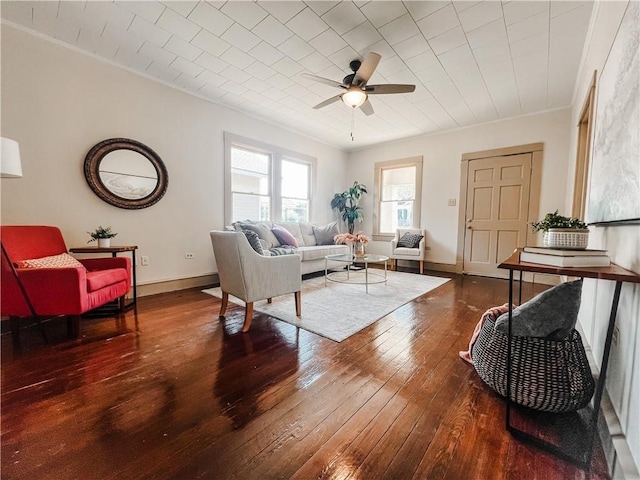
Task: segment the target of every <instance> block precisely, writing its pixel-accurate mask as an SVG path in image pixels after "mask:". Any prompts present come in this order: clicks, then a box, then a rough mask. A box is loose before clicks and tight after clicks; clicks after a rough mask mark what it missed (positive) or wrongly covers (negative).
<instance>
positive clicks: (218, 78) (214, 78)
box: [196, 70, 227, 87]
mask: <svg viewBox="0 0 640 480" xmlns="http://www.w3.org/2000/svg"><path fill="white" fill-rule="evenodd" d="M196 78H198V79H199V80H202V81H203V82H205V83H207V84H209V85H212V86H214V87H219V86H221V85H223V84H225V83H227V79H226V78H225V77H223V76H222V75H218V74H217V73H213V72H210V71H209V70H205V71H203V72H201V73H200V74H198V76H197V77H196Z"/></svg>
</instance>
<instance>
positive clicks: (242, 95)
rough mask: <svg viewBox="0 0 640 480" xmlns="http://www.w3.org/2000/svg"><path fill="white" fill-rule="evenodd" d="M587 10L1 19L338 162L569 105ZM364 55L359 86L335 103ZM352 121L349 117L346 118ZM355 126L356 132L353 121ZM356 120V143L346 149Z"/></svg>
mask: <svg viewBox="0 0 640 480" xmlns="http://www.w3.org/2000/svg"><path fill="white" fill-rule="evenodd" d="M592 6H593V2H579V1H551V2H549V1H543V0H535V1H518V0H513V1H502V2H500V1H497V0H496V1H491V0H489V1H487V0H485V1H480V2H477V1H457V0H455V1H404V2H402V1H343V2H334V1H305V2H303V1H299V0H293V1H263V0H259V1H256V2H252V1H233V0H232V1H210V2H195V1H166V2H158V1H116V2H110V1H42V2H32V1H4V0H3V1H2V3H1V4H0V9H1V15H2V18H3V19H4V20H6V21H8V22H10V23H14V24H18V25H20V26H23V27H26V28H28V29H31V30H35V31H38V32H40V33H42V34H44V35H47V36H50V37H54V38H56V39H57V40H59V41H61V42H64V43H68V44H71V45H73V46H75V47H77V48H80V49H82V50H85V51H88V52H91V53H93V54H95V55H97V56H99V57H103V58H106V59H108V60H109V61H111V62H115V63H117V64H121V65H124V66H126V67H128V68H130V69H132V70H135V71H138V72H141V73H143V74H144V75H146V76H149V77H151V78H155V79H158V80H160V81H162V82H165V83H168V84H170V85H173V86H176V87H177V88H180V89H182V90H184V91H187V92H189V93H192V94H195V95H198V96H200V97H204V98H207V99H210V100H211V101H214V102H217V103H220V104H223V105H227V106H230V107H232V108H234V109H236V110H240V111H244V112H247V113H248V114H249V115H252V116H254V117H258V118H262V119H265V120H267V121H269V122H272V123H276V124H278V125H282V126H284V127H285V128H288V129H291V130H294V131H298V132H301V133H303V134H305V135H308V136H311V137H313V138H316V139H319V140H321V141H323V142H326V143H329V144H331V145H335V146H337V147H340V148H344V149H351V148H355V147H360V146H364V145H370V144H375V143H379V142H384V141H388V140H394V139H399V138H404V137H409V136H414V135H420V134H425V133H432V132H438V131H444V130H449V129H453V128H458V127H462V126H468V125H473V124H477V123H483V122H487V121H492V120H497V119H501V118H508V117H513V116H516V115H522V114H527V113H533V112H539V111H544V110H549V109H554V108H558V107H563V106H567V105H569V104H570V103H571V97H572V94H573V88H574V84H575V79H576V75H577V70H578V66H579V64H580V59H581V55H582V48H583V45H584V41H585V37H586V33H587V28H588V26H589V21H590V17H591V10H592ZM369 51H374V52H377V53H379V54H380V55H382V60H381V62H380V64H379V65H378V68H377V70H376V72H375V73H374V75H373V76H372V77H371V79H370V81H369V84H379V83H412V84H415V85H416V90H415V92H414V93H410V94H397V95H376V96H373V97H371V104H372V105H373V108H374V109H375V114H374V115H371V116H365V115H364V114H363V113H362V112H361V111H359V110H358V111H355V112H352V111H350V108H349V107H347V106H346V105H344V104H343V103H342V102H337V103H334V104H332V105H330V106H328V107H325V108H323V109H321V110H313V109H312V106H313V105H316V104H317V103H320V102H321V101H323V100H325V99H327V98H329V97H331V96H333V95H336V94H339V93H340V92H341V91H340V90H338V89H336V88H333V87H331V86H327V85H324V84H321V83H316V82H313V81H311V80H308V79H306V78H303V77H302V76H301V73H303V72H307V73H312V74H315V75H318V76H322V77H326V78H330V79H335V80H336V81H341V80H342V78H343V77H344V76H345V75H347V74H349V73H351V71H350V70H349V62H350V61H351V60H353V59H355V58H361V57H362V56H363V55H364V54H366V53H367V52H369ZM352 114H354V115H352ZM352 117H353V118H352ZM352 120H353V125H354V130H353V134H354V139H353V140H352V139H351V131H352Z"/></svg>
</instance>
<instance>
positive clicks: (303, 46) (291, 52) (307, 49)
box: [278, 35, 315, 60]
mask: <svg viewBox="0 0 640 480" xmlns="http://www.w3.org/2000/svg"><path fill="white" fill-rule="evenodd" d="M278 48H279V50H280V51H281V52H283V53H284V54H285V55H287V56H288V57H290V58H292V59H294V60H300V59H302V58H304V57H307V56H309V55H311V54H312V53H313V52H315V49H314V48H313V47H312V46H311V45H309V44H308V43H307V42H305V41H304V40H302V39H301V38H300V37H298V36H297V35H293V36H292V37H290V38H289V39H288V40H285V41H284V42H282V43H281V44H280V46H279V47H278Z"/></svg>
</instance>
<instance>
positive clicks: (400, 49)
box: [393, 33, 431, 60]
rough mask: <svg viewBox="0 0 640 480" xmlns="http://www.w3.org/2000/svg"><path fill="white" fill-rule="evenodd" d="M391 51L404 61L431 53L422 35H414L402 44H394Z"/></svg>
mask: <svg viewBox="0 0 640 480" xmlns="http://www.w3.org/2000/svg"><path fill="white" fill-rule="evenodd" d="M393 49H394V50H395V51H396V53H397V54H398V55H399V56H400V57H401V58H403V59H405V60H406V59H409V58H412V57H415V56H417V55H420V54H422V53H425V52H429V51H431V48H430V47H429V44H428V43H427V41H426V40H425V39H424V36H423V35H422V33H419V34H417V35H414V36H413V37H411V38H408V39H406V40H405V41H404V42H400V43H397V44H395V45H394V46H393Z"/></svg>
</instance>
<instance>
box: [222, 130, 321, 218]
mask: <svg viewBox="0 0 640 480" xmlns="http://www.w3.org/2000/svg"><path fill="white" fill-rule="evenodd" d="M232 147H238V148H246V149H247V150H253V151H257V152H260V153H264V154H266V155H269V156H270V157H271V172H270V177H271V183H270V185H269V194H270V195H271V211H272V218H271V220H270V221H272V222H279V221H282V219H281V215H282V192H281V185H280V181H279V180H280V178H281V176H282V174H281V162H282V160H287V161H290V162H299V163H305V164H307V165H309V167H310V170H311V175H310V178H309V221H312V219H313V218H314V217H315V215H314V213H315V212H314V208H313V205H314V201H313V197H314V187H315V181H316V178H317V177H316V171H317V165H318V160H317V159H316V158H315V157H312V156H310V155H305V154H303V153H298V152H294V151H292V150H287V149H285V148H281V147H277V146H275V145H270V144H268V143H264V142H260V141H258V140H253V139H251V138H247V137H242V136H240V135H236V134H235V133H230V132H224V222H225V225H230V224H231V221H232V220H231V219H232V217H233V210H232V201H231V148H232Z"/></svg>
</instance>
